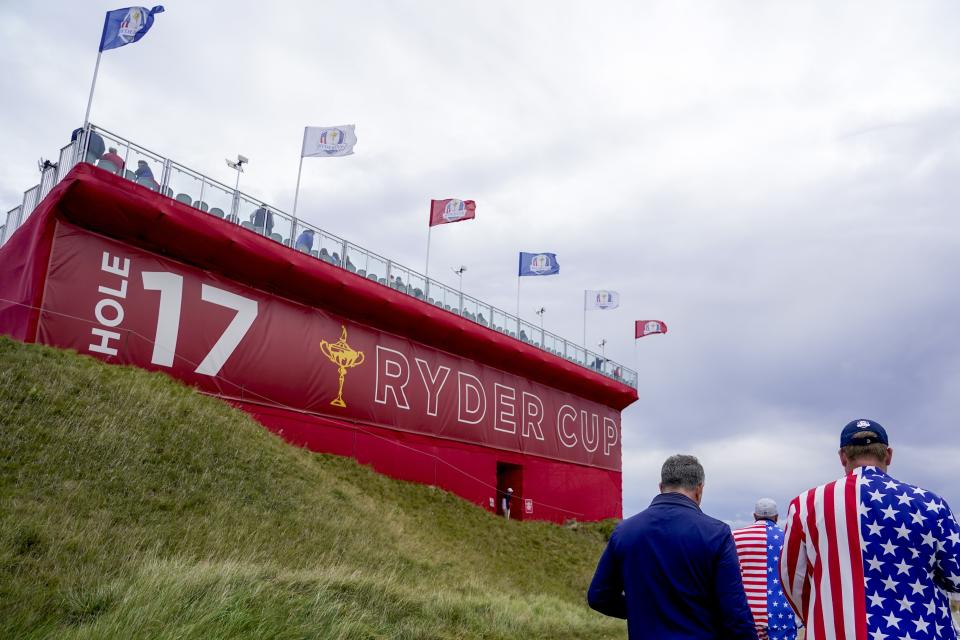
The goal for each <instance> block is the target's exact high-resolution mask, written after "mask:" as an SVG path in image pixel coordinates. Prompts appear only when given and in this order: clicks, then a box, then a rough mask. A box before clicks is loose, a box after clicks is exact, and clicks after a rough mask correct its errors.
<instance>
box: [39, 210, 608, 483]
mask: <svg viewBox="0 0 960 640" xmlns="http://www.w3.org/2000/svg"><path fill="white" fill-rule="evenodd" d="M37 340H38V342H42V343H46V344H52V345H57V346H61V347H68V348H72V349H76V350H77V351H79V352H81V353H87V354H91V355H95V356H98V357H102V358H105V359H108V360H110V361H114V362H120V363H124V364H135V365H138V366H141V367H145V368H150V369H156V370H162V371H167V372H169V373H170V374H171V375H174V376H175V377H177V378H180V379H182V380H184V381H185V382H187V383H189V384H192V385H194V386H197V387H199V388H201V389H203V390H206V391H209V392H211V393H215V394H217V395H220V396H224V397H227V398H237V399H242V400H244V401H247V402H258V403H262V404H266V405H273V406H279V407H284V408H287V409H294V410H299V411H304V412H309V413H314V414H321V415H329V416H335V417H337V418H338V419H341V420H348V421H354V422H358V423H362V424H370V425H376V426H381V427H387V428H391V429H397V430H401V431H407V432H414V433H422V434H426V435H429V436H433V437H439V438H445V439H450V440H456V441H460V442H468V443H473V444H480V445H484V446H488V447H493V448H497V449H505V450H510V451H517V452H522V453H528V454H532V455H538V456H543V457H547V458H552V459H557V460H563V461H569V462H576V463H581V464H587V465H590V466H594V467H600V468H604V469H612V470H615V471H619V469H620V415H619V412H617V411H615V410H613V409H611V408H609V407H606V406H604V405H601V404H599V403H596V402H593V401H590V400H586V399H584V398H581V397H579V396H576V395H573V394H570V393H565V392H561V391H559V390H557V389H554V388H552V387H548V386H546V385H543V384H540V383H537V382H535V381H533V380H530V379H527V378H522V377H519V376H516V375H513V374H509V373H506V372H504V371H501V370H498V369H495V368H493V367H490V366H487V365H483V364H479V363H477V362H476V361H474V360H470V359H464V358H460V357H457V356H455V355H452V354H450V353H447V352H444V351H440V350H438V349H435V348H432V347H428V346H426V345H424V344H421V343H418V342H415V341H413V340H410V339H407V338H404V337H401V336H398V335H395V334H391V333H386V332H383V331H379V330H377V329H375V328H373V327H370V326H367V325H363V324H359V323H355V322H352V321H350V320H349V319H345V318H342V317H340V316H337V315H334V314H331V313H328V312H327V311H325V310H323V309H319V308H312V307H307V306H304V305H301V304H298V303H294V302H291V301H289V300H286V299H284V298H280V297H277V296H274V295H272V294H270V293H266V292H264V291H261V290H258V289H253V288H250V287H245V286H243V285H240V284H237V283H236V282H234V281H231V280H227V279H225V278H223V277H221V276H217V275H215V274H211V273H208V272H205V271H202V270H200V269H197V268H194V267H190V266H188V265H185V264H183V263H180V262H176V261H173V260H169V259H166V258H162V257H160V256H158V255H155V254H152V253H148V252H146V251H143V250H141V249H137V248H134V247H131V246H129V245H127V244H124V243H122V242H117V241H113V240H108V239H106V238H103V237H101V236H98V235H95V234H93V233H90V232H88V231H84V230H82V229H80V228H77V227H74V226H72V225H69V224H66V223H62V222H58V223H57V230H56V233H55V238H54V243H53V251H52V254H51V258H50V266H49V271H48V273H47V280H46V285H45V291H44V301H43V310H42V312H41V314H40V321H39V327H38V333H37Z"/></svg>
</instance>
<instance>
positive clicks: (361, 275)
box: [357, 269, 367, 278]
mask: <svg viewBox="0 0 960 640" xmlns="http://www.w3.org/2000/svg"><path fill="white" fill-rule="evenodd" d="M357 275H358V276H360V277H361V278H366V277H367V270H366V269H360V270H359V271H357Z"/></svg>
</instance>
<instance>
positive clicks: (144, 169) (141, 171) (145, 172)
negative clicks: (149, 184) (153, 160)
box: [134, 160, 156, 180]
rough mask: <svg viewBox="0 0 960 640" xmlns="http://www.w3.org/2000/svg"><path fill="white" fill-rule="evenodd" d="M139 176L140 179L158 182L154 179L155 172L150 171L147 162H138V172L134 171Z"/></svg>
mask: <svg viewBox="0 0 960 640" xmlns="http://www.w3.org/2000/svg"><path fill="white" fill-rule="evenodd" d="M134 173H135V174H137V177H138V178H150V179H151V180H156V178H154V177H153V171H152V170H151V169H150V165H148V164H147V161H146V160H137V170H136V171H134Z"/></svg>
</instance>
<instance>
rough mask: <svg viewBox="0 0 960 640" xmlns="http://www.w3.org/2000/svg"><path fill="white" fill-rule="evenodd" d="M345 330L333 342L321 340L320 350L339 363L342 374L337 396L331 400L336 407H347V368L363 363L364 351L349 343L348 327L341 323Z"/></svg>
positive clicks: (339, 371) (338, 367) (339, 370)
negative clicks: (345, 390) (344, 385)
mask: <svg viewBox="0 0 960 640" xmlns="http://www.w3.org/2000/svg"><path fill="white" fill-rule="evenodd" d="M340 328H341V329H343V331H341V332H340V339H339V340H337V341H336V342H334V343H333V344H331V343H329V342H327V341H326V340H321V341H320V351H321V352H322V353H323V355H325V356H327V360H329V361H330V362H332V363H333V364H335V365H337V369H338V373H339V374H340V387H339V389H338V391H337V397H336V398H334V399H333V400H331V401H330V404H332V405H333V406H335V407H345V406H347V403H346V402H344V401H343V379H344V378H346V377H347V369H351V368H353V367H356V366H359V365H361V364H363V352H362V351H357V350H356V349H354V348H353V347H351V346H350V345H348V344H347V328H346V327H345V326H344V325H340Z"/></svg>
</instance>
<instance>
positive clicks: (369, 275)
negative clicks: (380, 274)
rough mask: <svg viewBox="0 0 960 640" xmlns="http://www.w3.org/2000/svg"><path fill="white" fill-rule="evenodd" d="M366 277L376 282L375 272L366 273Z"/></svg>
mask: <svg viewBox="0 0 960 640" xmlns="http://www.w3.org/2000/svg"><path fill="white" fill-rule="evenodd" d="M367 278H369V279H370V280H373V281H374V282H376V281H377V274H375V273H368V274H367Z"/></svg>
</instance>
